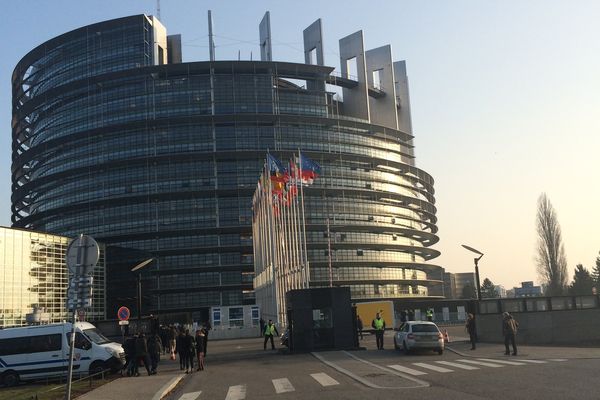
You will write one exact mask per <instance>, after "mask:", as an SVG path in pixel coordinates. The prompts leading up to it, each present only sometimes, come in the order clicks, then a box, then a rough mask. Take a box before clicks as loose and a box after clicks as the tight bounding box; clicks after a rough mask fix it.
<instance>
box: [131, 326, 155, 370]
mask: <svg viewBox="0 0 600 400" xmlns="http://www.w3.org/2000/svg"><path fill="white" fill-rule="evenodd" d="M135 356H136V358H137V363H136V371H135V376H140V373H139V364H140V362H143V363H144V367H146V371H147V372H148V375H152V374H151V373H150V357H149V356H148V343H147V341H146V335H144V333H143V332H140V333H138V338H137V339H136V340H135Z"/></svg>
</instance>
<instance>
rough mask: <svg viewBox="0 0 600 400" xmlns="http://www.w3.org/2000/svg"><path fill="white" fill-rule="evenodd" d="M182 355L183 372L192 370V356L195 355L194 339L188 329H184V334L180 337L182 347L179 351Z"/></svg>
mask: <svg viewBox="0 0 600 400" xmlns="http://www.w3.org/2000/svg"><path fill="white" fill-rule="evenodd" d="M181 354H183V355H184V357H185V358H184V365H183V366H184V368H185V373H186V374H188V373H190V372H194V357H195V356H196V340H195V339H194V337H193V336H192V335H190V330H189V329H186V330H185V336H184V337H183V339H182V348H181V351H180V356H181Z"/></svg>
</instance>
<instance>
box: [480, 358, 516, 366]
mask: <svg viewBox="0 0 600 400" xmlns="http://www.w3.org/2000/svg"><path fill="white" fill-rule="evenodd" d="M478 360H481V361H489V362H495V363H498V364H506V365H525V364H523V363H522V362H516V361H505V360H495V359H491V358H478Z"/></svg>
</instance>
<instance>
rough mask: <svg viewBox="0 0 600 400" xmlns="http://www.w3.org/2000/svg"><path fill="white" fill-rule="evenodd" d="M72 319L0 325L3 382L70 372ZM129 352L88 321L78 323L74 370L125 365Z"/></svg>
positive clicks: (90, 371) (77, 372) (91, 370)
mask: <svg viewBox="0 0 600 400" xmlns="http://www.w3.org/2000/svg"><path fill="white" fill-rule="evenodd" d="M71 329H72V324H71V323H63V324H51V325H36V326H24V327H18V328H6V329H0V383H3V384H4V385H5V386H13V385H16V384H17V383H19V381H20V380H29V379H40V378H47V377H58V376H61V375H66V374H67V372H68V369H69V356H68V355H69V338H70V337H71ZM124 360H125V353H124V351H123V348H122V347H121V345H120V344H118V343H114V342H111V341H110V340H108V339H107V338H106V337H104V336H103V335H102V333H100V331H98V329H96V327H95V326H94V325H92V324H90V323H88V322H76V323H75V351H74V353H73V374H74V375H85V374H93V373H96V372H100V371H102V370H104V369H111V370H113V371H116V370H118V369H120V368H121V367H122V366H123V363H124Z"/></svg>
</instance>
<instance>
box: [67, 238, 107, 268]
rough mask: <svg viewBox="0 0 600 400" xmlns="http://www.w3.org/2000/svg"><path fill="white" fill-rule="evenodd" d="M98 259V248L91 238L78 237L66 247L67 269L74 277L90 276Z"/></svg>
mask: <svg viewBox="0 0 600 400" xmlns="http://www.w3.org/2000/svg"><path fill="white" fill-rule="evenodd" d="M99 258H100V247H99V246H98V243H97V242H96V241H95V240H94V238H92V237H91V236H86V235H79V237H78V238H76V239H73V240H71V243H69V247H67V256H66V262H67V267H68V268H69V272H70V273H71V274H72V275H74V276H85V275H91V273H92V272H93V270H94V267H95V266H96V263H98V259H99Z"/></svg>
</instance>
